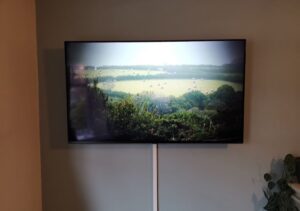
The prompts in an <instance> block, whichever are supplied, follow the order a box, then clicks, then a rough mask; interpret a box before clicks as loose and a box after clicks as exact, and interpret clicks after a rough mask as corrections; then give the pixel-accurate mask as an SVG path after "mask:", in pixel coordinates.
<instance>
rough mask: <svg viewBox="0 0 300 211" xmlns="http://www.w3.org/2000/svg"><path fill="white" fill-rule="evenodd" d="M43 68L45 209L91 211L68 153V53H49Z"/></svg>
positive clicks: (43, 183) (42, 119)
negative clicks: (66, 61) (65, 56)
mask: <svg viewBox="0 0 300 211" xmlns="http://www.w3.org/2000/svg"><path fill="white" fill-rule="evenodd" d="M39 66H40V67H39V70H40V72H39V86H40V111H41V115H40V116H41V119H40V125H41V157H42V189H43V199H44V200H43V210H45V211H54V210H55V211H62V210H64V211H83V210H89V208H88V204H87V203H86V200H85V196H84V195H83V193H84V192H83V191H82V190H81V188H80V187H79V185H78V184H79V183H78V178H77V174H76V172H74V171H75V170H74V168H73V166H72V161H71V159H74V158H73V157H74V155H71V153H72V152H71V151H70V150H67V149H68V148H69V147H70V146H68V143H67V133H66V131H67V130H66V128H67V122H66V97H65V96H66V91H65V70H64V69H62V68H64V50H63V49H54V50H45V51H44V52H42V58H41V59H40V64H39Z"/></svg>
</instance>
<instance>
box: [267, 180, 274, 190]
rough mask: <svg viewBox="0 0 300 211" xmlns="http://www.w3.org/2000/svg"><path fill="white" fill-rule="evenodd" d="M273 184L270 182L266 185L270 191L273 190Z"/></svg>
mask: <svg viewBox="0 0 300 211" xmlns="http://www.w3.org/2000/svg"><path fill="white" fill-rule="evenodd" d="M275 185H276V184H275V183H274V182H272V181H270V182H269V183H268V188H269V189H270V190H273V188H274V187H275Z"/></svg>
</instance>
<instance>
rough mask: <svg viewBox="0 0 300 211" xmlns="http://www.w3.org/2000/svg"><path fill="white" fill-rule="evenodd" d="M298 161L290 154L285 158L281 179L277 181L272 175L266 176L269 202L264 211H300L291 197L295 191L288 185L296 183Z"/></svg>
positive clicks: (266, 195) (265, 193)
mask: <svg viewBox="0 0 300 211" xmlns="http://www.w3.org/2000/svg"><path fill="white" fill-rule="evenodd" d="M295 173H296V159H295V157H294V156H293V155H291V154H288V155H286V156H285V158H284V168H283V172H282V175H281V177H280V178H279V179H277V180H276V179H275V178H274V177H273V176H272V175H271V174H270V173H266V174H264V179H265V181H266V182H267V188H266V189H265V190H264V195H265V197H266V199H267V200H268V202H267V204H266V205H265V207H264V209H265V210H267V211H298V209H297V207H296V206H295V204H294V202H293V199H292V198H291V196H292V195H293V194H294V191H293V189H292V188H291V187H290V186H289V185H288V183H290V182H296V177H295Z"/></svg>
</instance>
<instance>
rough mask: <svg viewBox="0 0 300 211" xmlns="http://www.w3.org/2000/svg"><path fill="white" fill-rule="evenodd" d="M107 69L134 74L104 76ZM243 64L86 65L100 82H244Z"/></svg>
mask: <svg viewBox="0 0 300 211" xmlns="http://www.w3.org/2000/svg"><path fill="white" fill-rule="evenodd" d="M103 70H104V71H105V70H131V71H132V72H135V74H134V75H121V76H102V75H101V71H103ZM139 70H143V71H145V70H149V71H163V72H164V73H159V74H155V75H139ZM242 70H243V64H240V63H239V64H225V65H221V66H217V65H164V66H153V65H152V66H149V65H148V66H145V65H139V66H104V67H98V68H97V67H89V66H88V67H86V76H87V77H91V78H97V80H98V82H105V81H110V80H111V81H113V80H116V81H123V80H145V79H191V78H195V79H213V80H224V81H230V82H238V83H243V78H244V76H243V72H242Z"/></svg>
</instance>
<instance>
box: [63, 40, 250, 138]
mask: <svg viewBox="0 0 300 211" xmlns="http://www.w3.org/2000/svg"><path fill="white" fill-rule="evenodd" d="M245 44H246V41H245V40H244V39H235V40H188V41H182V40H181V41H97V42H94V41H93V42H86V41H84V42H83V41H70V42H69V41H67V42H65V56H66V79H67V81H66V84H67V116H68V137H69V143H242V142H243V121H244V118H243V117H244V81H245Z"/></svg>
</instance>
